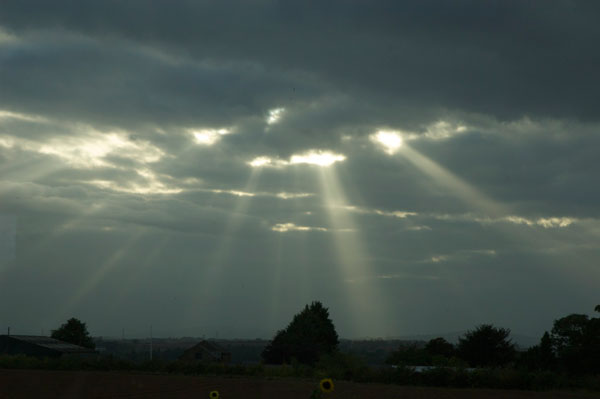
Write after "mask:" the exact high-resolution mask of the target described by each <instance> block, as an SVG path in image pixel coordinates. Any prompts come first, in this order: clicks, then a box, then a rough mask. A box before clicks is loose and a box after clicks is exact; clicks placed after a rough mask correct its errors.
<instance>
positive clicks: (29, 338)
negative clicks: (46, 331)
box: [3, 335, 95, 353]
mask: <svg viewBox="0 0 600 399" xmlns="http://www.w3.org/2000/svg"><path fill="white" fill-rule="evenodd" d="M3 337H6V338H10V339H16V340H18V341H22V342H26V343H28V344H31V345H37V346H41V347H44V348H47V349H51V350H54V351H57V352H61V353H93V352H95V351H94V350H93V349H89V348H85V347H83V346H79V345H73V344H70V343H68V342H63V341H59V340H58V339H54V338H50V337H43V336H38V335H4V336H3Z"/></svg>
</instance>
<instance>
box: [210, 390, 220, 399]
mask: <svg viewBox="0 0 600 399" xmlns="http://www.w3.org/2000/svg"><path fill="white" fill-rule="evenodd" d="M208 396H209V397H210V399H219V391H210V394H208Z"/></svg>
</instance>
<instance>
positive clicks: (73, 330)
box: [51, 317, 96, 349]
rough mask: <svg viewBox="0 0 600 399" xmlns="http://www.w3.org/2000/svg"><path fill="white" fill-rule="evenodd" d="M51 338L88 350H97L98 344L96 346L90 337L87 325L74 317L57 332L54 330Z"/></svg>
mask: <svg viewBox="0 0 600 399" xmlns="http://www.w3.org/2000/svg"><path fill="white" fill-rule="evenodd" d="M51 337H52V338H55V339H58V340H61V341H64V342H69V343H71V344H75V345H79V346H83V347H86V348H91V349H95V348H96V344H94V341H93V340H92V337H90V335H89V333H88V331H87V327H86V326H85V323H82V322H81V321H79V320H78V319H76V318H74V317H73V318H70V319H69V320H67V322H66V323H64V324H63V325H61V326H60V328H58V329H57V330H52V335H51Z"/></svg>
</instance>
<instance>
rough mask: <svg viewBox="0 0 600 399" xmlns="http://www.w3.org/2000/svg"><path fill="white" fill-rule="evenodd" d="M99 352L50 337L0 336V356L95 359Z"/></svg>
mask: <svg viewBox="0 0 600 399" xmlns="http://www.w3.org/2000/svg"><path fill="white" fill-rule="evenodd" d="M96 354H97V352H96V351H95V350H93V349H89V348H84V347H83V346H78V345H73V344H70V343H68V342H63V341H59V340H58V339H54V338H50V337H42V336H35V335H0V355H26V356H35V357H65V356H69V357H95V356H96Z"/></svg>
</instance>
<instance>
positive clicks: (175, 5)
mask: <svg viewBox="0 0 600 399" xmlns="http://www.w3.org/2000/svg"><path fill="white" fill-rule="evenodd" d="M598 11H599V10H598V6H597V5H596V3H592V2H576V1H573V2H566V1H565V2H552V3H548V2H527V3H525V2H487V3H482V2H472V1H461V2H454V3H452V4H450V3H447V2H437V1H436V2H434V1H420V2H415V3H412V4H408V3H406V2H404V3H399V2H377V3H373V2H343V3H342V2H321V3H317V2H315V3H312V4H307V3H302V4H300V3H291V2H275V1H256V2H238V4H235V3H233V2H218V3H217V2H210V3H209V2H206V3H202V2H172V1H170V2H167V1H165V2H138V1H130V2H125V3H123V2H117V1H105V2H60V1H57V2H45V1H31V2H27V3H25V2H16V1H4V2H2V5H0V183H1V184H0V215H8V216H0V222H1V223H2V226H0V236H3V237H4V236H6V234H9V235H11V236H12V231H13V230H15V231H16V233H15V237H16V240H15V241H16V244H15V245H14V246H12V244H10V245H9V246H8V247H7V246H6V244H5V245H4V247H2V246H0V251H4V252H6V251H7V248H8V251H9V252H10V250H12V248H13V247H14V250H15V252H16V255H15V260H16V262H12V263H11V264H10V265H8V264H7V262H4V264H2V268H1V269H0V293H1V295H2V299H3V300H2V301H0V304H4V305H3V306H9V304H11V303H13V302H14V301H15V300H18V299H19V298H21V297H22V295H26V296H27V298H28V299H27V301H21V302H20V303H21V304H22V308H21V309H19V312H18V313H19V314H11V315H10V317H11V320H13V323H16V324H21V325H22V326H27V328H29V329H30V330H31V331H34V332H37V331H38V327H39V326H40V325H41V324H40V323H42V324H43V323H45V325H44V326H45V327H46V328H47V329H48V328H54V327H55V324H57V323H58V322H59V321H61V320H62V319H63V318H66V317H70V316H72V315H73V313H78V312H79V313H78V314H79V315H81V316H80V317H82V318H84V319H86V320H89V324H90V326H92V325H93V326H96V327H94V330H93V333H95V334H115V332H114V331H113V330H111V328H113V327H114V325H119V326H121V325H124V324H126V323H127V317H128V315H130V314H136V315H139V318H138V319H137V323H138V324H137V325H136V326H132V327H131V328H138V330H139V325H140V324H141V323H145V322H146V321H145V320H151V319H152V318H155V319H154V320H156V317H157V316H156V315H157V314H160V315H162V316H161V317H160V320H159V321H156V323H157V324H158V323H159V322H160V324H162V325H163V326H170V327H164V329H165V331H166V332H165V334H172V335H181V334H188V335H202V334H203V333H205V332H206V331H207V330H210V331H213V330H216V329H221V331H222V333H223V336H237V337H243V336H249V335H254V334H257V335H260V336H270V335H271V334H272V332H273V331H275V330H276V329H278V328H281V326H282V325H283V323H286V322H287V321H288V318H289V317H291V315H292V314H293V313H294V312H295V311H297V309H299V308H300V307H301V306H303V305H304V304H305V303H307V302H310V301H311V300H314V299H321V300H323V301H324V302H325V303H326V304H327V305H328V306H330V307H331V311H332V315H334V316H335V321H336V325H337V326H338V327H339V328H340V331H341V334H342V335H343V336H356V335H372V336H381V335H397V334H399V332H400V331H402V332H403V333H408V332H415V333H419V332H443V331H449V330H462V329H465V328H469V327H471V324H475V323H480V322H490V321H491V322H495V321H498V322H500V323H502V322H506V324H504V325H503V326H504V327H509V328H513V330H515V331H525V332H529V333H533V334H537V333H540V332H541V331H543V330H544V329H547V328H548V326H549V323H551V320H552V318H553V317H557V316H562V314H559V313H556V309H561V310H564V309H567V308H569V306H570V307H571V308H569V309H571V310H572V311H577V312H581V311H585V309H587V308H586V306H587V302H589V301H591V298H593V296H594V295H595V292H594V289H593V288H594V286H593V283H594V282H597V281H598V277H599V276H598V272H597V271H595V269H594V268H593V266H594V265H595V264H597V262H596V261H597V259H598V250H597V244H596V242H597V238H598V236H599V235H600V223H599V222H598V217H599V213H598V211H599V210H598V206H597V204H598V201H599V200H600V191H599V189H598V187H597V186H598V185H597V184H594V183H595V181H596V180H597V176H596V172H595V171H596V170H598V169H600V161H599V160H598V157H597V156H596V152H597V150H596V149H597V148H598V146H599V145H600V138H599V136H598V134H597V132H598V130H599V125H598V122H599V121H598V116H599V114H598V109H599V108H598V106H599V105H600V104H599V102H598V97H597V96H596V93H597V91H598V89H599V88H600V80H599V79H598V78H597V76H596V73H595V69H594V68H595V65H597V64H598V62H599V61H600V58H599V55H598V54H599V52H598V51H597V50H596V49H595V46H596V44H597V43H596V42H597V39H598V38H599V37H600V30H599V28H598V26H597V24H596V23H595V22H596V21H595V15H597V14H598ZM274 109H281V112H280V114H279V116H280V119H279V120H277V121H274V120H271V121H269V119H268V118H269V116H270V112H271V111H272V110H274ZM211 129H212V130H211ZM219 129H221V130H219ZM380 129H384V130H389V131H393V132H395V133H397V134H399V135H402V137H403V138H404V141H405V145H406V147H405V149H408V150H407V151H403V149H402V148H400V149H399V150H398V151H397V152H395V153H393V151H388V152H387V153H386V148H385V147H384V146H382V145H381V143H377V142H376V141H374V140H373V137H372V136H371V135H372V134H373V133H375V132H376V131H378V130H380ZM410 149H412V153H413V154H420V156H422V157H426V158H423V159H426V160H430V162H431V163H430V164H429V169H428V168H427V167H424V166H423V164H421V165H420V166H419V163H418V162H415V159H414V158H412V159H411V158H410V157H411V155H410V154H411V151H410ZM311 150H312V151H317V152H318V151H329V152H330V153H331V154H333V155H337V156H338V157H340V158H339V159H338V162H336V163H334V164H333V166H332V167H331V168H323V169H322V168H320V167H319V166H316V165H307V164H297V163H296V164H294V163H292V157H293V156H294V155H296V156H297V155H299V154H304V155H306V154H307V152H308V151H311ZM257 157H268V159H269V160H270V161H271V163H270V164H268V165H266V166H265V165H263V167H252V166H251V165H250V164H249V163H250V162H251V161H253V160H255V159H256V158H257ZM341 157H345V158H343V160H341V159H342V158H341ZM431 165H433V166H431ZM255 166H256V165H255ZM490 209H491V210H492V211H493V212H491V211H490ZM14 220H16V221H17V222H13V221H14ZM15 223H16V227H15V228H14V229H13V227H12V226H13V225H15ZM7 226H8V227H7ZM7 231H8V233H7ZM360 247H362V248H360ZM348 254H350V255H348ZM4 258H7V257H6V255H4ZM0 261H2V255H1V254H0ZM346 263H355V265H354V266H356V267H354V268H353V266H352V265H350V266H349V265H348V264H346ZM566 266H568V270H567V268H566ZM542 280H543V281H542ZM540 281H542V282H541V283H540ZM578 284H579V285H578ZM24 285H26V288H23V286H24ZM44 286H45V287H48V288H47V290H43V289H41V288H39V287H44ZM148 287H151V290H149V289H148ZM369 287H371V288H374V289H375V291H377V292H381V293H382V298H384V299H385V301H384V302H385V303H387V304H390V307H391V308H392V309H393V310H394V312H395V313H394V318H393V319H394V321H390V317H389V315H385V317H384V319H383V320H385V322H383V323H379V324H378V323H375V322H373V323H371V322H368V320H367V321H364V322H363V323H362V324H363V326H359V327H356V326H353V325H352V320H355V319H356V314H354V313H353V312H356V309H355V308H354V307H353V304H352V303H351V299H352V298H362V297H369V296H368V295H366V294H365V292H368V288H369ZM507 287H514V290H513V294H511V295H513V296H511V297H510V298H508V297H507V295H506V292H507V289H508V288H507ZM531 287H535V289H537V291H536V292H533V293H532V292H531V291H528V289H529V288H531ZM596 288H597V287H596ZM558 290H562V292H564V293H565V296H569V297H572V300H571V301H570V302H569V304H568V305H561V303H560V301H561V300H562V299H559V298H557V297H556V296H553V294H552V293H553V292H556V291H558ZM44 298H49V299H47V302H45V303H47V304H48V306H50V307H52V311H51V312H48V311H47V309H40V308H39V306H37V304H38V303H40V301H44ZM274 298H277V300H274ZM5 299H6V300H5ZM208 302H210V303H219V312H214V311H212V310H210V309H205V308H208V307H205V306H198V304H205V303H208ZM373 302H374V300H373ZM518 303H530V304H531V306H532V311H531V312H526V311H523V313H522V314H519V315H516V316H515V317H514V318H513V319H511V318H510V311H511V309H513V308H516V307H517V306H516V304H518ZM242 304H243V306H242ZM507 304H508V305H509V306H506V305H507ZM369 305H372V306H373V309H375V310H377V309H380V308H381V309H382V308H383V305H384V303H379V304H377V303H372V304H369ZM0 306H2V305H0ZM561 306H562V307H561ZM200 308H201V309H200ZM4 309H5V308H2V310H3V311H2V314H5V313H6V314H9V313H8V312H4ZM6 309H7V308H6ZM107 309H122V312H112V311H110V312H109V311H107ZM7 310H8V309H7ZM417 310H418V311H417ZM565 311H567V310H565ZM531 313H534V314H535V317H531ZM222 314H227V315H228V318H229V319H231V320H235V321H231V320H225V319H224V318H223V317H222V316H221V315H222ZM459 314H460V315H461V316H460V317H458V316H456V315H459ZM27 315H30V316H27ZM249 315H252V316H253V317H254V318H253V319H250V318H249ZM424 315H426V317H425V316H424ZM449 315H454V316H453V317H452V318H450V316H449ZM488 316H489V317H491V318H492V319H494V318H495V319H494V320H490V319H489V317H488ZM486 317H488V318H486ZM40 320H42V321H40ZM361 320H362V319H361ZM1 323H2V321H0V324H1ZM542 324H543V325H542ZM155 325H156V324H155ZM256 325H260V326H261V327H260V328H257V327H255V326H256ZM409 325H410V326H411V327H407V326H409ZM0 327H2V325H0ZM169 328H170V330H169ZM409 328H414V331H409V330H408V329H409ZM119 329H120V327H119V328H118V329H117V332H116V334H118V333H119ZM225 330H227V332H225ZM31 331H29V332H31Z"/></svg>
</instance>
